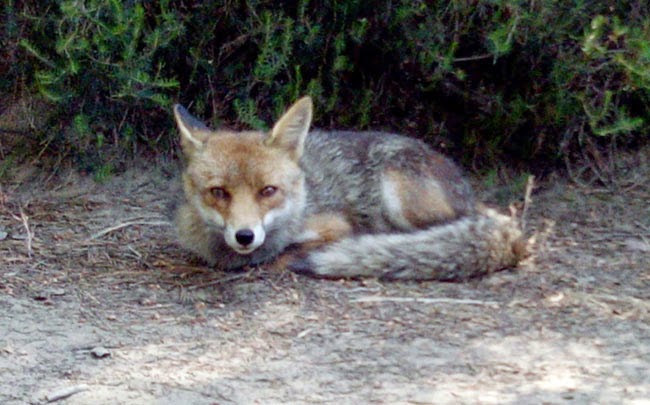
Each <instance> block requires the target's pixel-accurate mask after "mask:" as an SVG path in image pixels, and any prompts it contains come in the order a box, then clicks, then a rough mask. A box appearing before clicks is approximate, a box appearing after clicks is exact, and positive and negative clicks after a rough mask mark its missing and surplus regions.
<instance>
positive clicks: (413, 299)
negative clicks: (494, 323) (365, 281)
mask: <svg viewBox="0 0 650 405" xmlns="http://www.w3.org/2000/svg"><path fill="white" fill-rule="evenodd" d="M350 302H355V303H356V302H370V303H374V302H417V303H422V304H460V305H487V306H497V307H498V306H499V303H498V302H496V301H479V300H468V299H456V298H417V297H381V296H377V295H371V296H367V297H360V298H353V299H351V300H350Z"/></svg>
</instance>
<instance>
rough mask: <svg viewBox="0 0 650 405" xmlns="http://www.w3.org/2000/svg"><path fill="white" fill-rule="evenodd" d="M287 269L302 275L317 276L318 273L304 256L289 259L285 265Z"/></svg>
mask: <svg viewBox="0 0 650 405" xmlns="http://www.w3.org/2000/svg"><path fill="white" fill-rule="evenodd" d="M287 269H289V271H291V272H293V273H296V274H300V275H303V276H310V277H318V274H316V272H315V271H314V264H313V263H312V262H311V260H309V258H306V257H302V258H298V259H295V260H293V261H291V263H289V264H288V265H287Z"/></svg>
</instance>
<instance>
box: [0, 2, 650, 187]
mask: <svg viewBox="0 0 650 405" xmlns="http://www.w3.org/2000/svg"><path fill="white" fill-rule="evenodd" d="M0 21H1V24H2V25H1V28H0V54H1V55H0V72H1V74H0V94H2V95H3V96H2V98H1V99H0V108H2V111H6V110H8V109H11V108H15V106H16V105H17V104H19V103H22V104H24V105H25V106H27V107H26V109H27V113H28V115H29V116H31V117H33V118H34V119H33V120H28V121H29V125H28V126H27V127H24V126H23V127H20V128H18V129H17V128H16V127H14V126H11V125H8V124H7V123H6V122H0V134H1V136H2V137H1V138H0V158H1V159H2V160H1V162H2V167H0V174H4V173H6V172H7V170H9V168H11V167H12V166H13V165H14V163H15V162H17V161H22V160H24V159H26V158H30V159H33V160H39V161H44V160H43V159H40V158H41V157H44V156H49V157H55V158H58V160H57V161H56V162H58V163H62V162H66V163H71V164H73V165H75V166H76V167H78V168H79V169H81V170H84V171H88V172H91V173H94V174H95V176H96V178H98V179H101V178H103V177H106V176H107V175H110V174H111V173H112V172H115V171H117V170H119V169H120V167H121V166H122V164H123V162H125V161H128V159H129V158H130V157H136V156H142V155H151V154H170V155H171V154H173V153H174V151H175V144H176V130H175V128H174V124H173V122H172V118H171V112H170V110H171V105H172V104H173V103H175V102H180V103H182V104H184V105H186V106H189V108H190V110H191V111H192V112H193V113H194V114H195V115H197V116H199V117H203V118H205V119H206V120H208V121H210V123H211V125H213V126H215V127H216V126H219V125H227V126H231V127H236V128H238V127H243V126H246V127H254V128H264V127H265V125H267V123H269V122H272V120H273V119H274V118H276V117H277V116H278V115H279V114H280V113H281V111H282V110H284V109H285V108H286V107H287V106H288V105H289V104H291V103H292V102H293V101H294V100H295V99H297V98H298V97H299V96H301V95H304V94H310V95H311V96H312V97H314V99H315V102H316V116H315V125H316V126H318V127H321V128H356V129H383V130H389V131H396V132H401V133H406V134H408V135H412V136H416V137H420V138H422V139H424V140H426V141H427V142H429V143H430V144H432V145H433V146H434V147H436V148H437V149H440V150H442V151H443V152H445V153H448V154H451V155H453V156H454V157H455V158H456V159H457V160H459V161H461V162H462V163H463V164H464V165H465V166H466V167H470V168H471V169H472V170H477V171H490V170H496V169H495V168H497V167H499V166H500V165H501V163H502V162H504V161H507V162H508V163H509V165H511V166H515V167H520V168H522V169H523V170H528V171H532V172H537V173H539V172H544V171H547V170H552V169H555V168H557V167H558V166H560V165H566V167H567V168H568V169H570V171H571V174H572V175H573V176H575V178H580V179H583V180H585V181H590V182H593V181H599V182H602V183H608V182H609V177H610V176H611V174H612V172H613V171H614V170H615V166H616V159H613V158H612V156H614V155H615V153H616V150H617V148H620V147H625V148H635V147H639V146H640V145H642V144H647V143H648V135H647V134H648V130H649V129H650V128H649V127H650V6H649V4H648V2H647V0H628V1H624V0H621V1H611V0H561V1H560V0H539V1H529V0H526V1H523V0H520V1H516V0H485V1H481V0H452V1H447V0H445V1H440V0H427V1H418V0H388V1H387V0H381V1H377V0H363V1H362V0H341V1H318V0H311V1H310V0H296V1H266V0H248V1H189V0H162V1H158V2H148V1H132V0H45V1H33V0H25V1H18V0H4V5H3V6H2V9H1V10H0ZM25 100H30V101H29V102H26V101H25ZM34 100H36V101H34ZM35 156H36V157H37V159H34V157H35ZM53 166H54V167H55V168H56V167H58V165H53ZM575 168H580V171H574V170H575Z"/></svg>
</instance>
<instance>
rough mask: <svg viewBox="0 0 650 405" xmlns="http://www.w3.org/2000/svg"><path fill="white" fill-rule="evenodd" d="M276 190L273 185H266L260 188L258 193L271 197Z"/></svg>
mask: <svg viewBox="0 0 650 405" xmlns="http://www.w3.org/2000/svg"><path fill="white" fill-rule="evenodd" d="M277 191H278V188H277V187H275V186H266V187H264V188H263V189H261V190H260V195H261V196H262V197H267V198H268V197H273V195H274V194H275V193H276V192H277Z"/></svg>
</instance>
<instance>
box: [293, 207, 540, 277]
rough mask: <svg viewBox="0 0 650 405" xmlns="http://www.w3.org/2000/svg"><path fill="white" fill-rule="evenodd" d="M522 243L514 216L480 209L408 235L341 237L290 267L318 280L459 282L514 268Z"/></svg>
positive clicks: (523, 250) (523, 253) (523, 254)
mask: <svg viewBox="0 0 650 405" xmlns="http://www.w3.org/2000/svg"><path fill="white" fill-rule="evenodd" d="M527 244H528V243H527V241H526V239H525V238H524V237H523V233H522V230H521V227H520V226H519V224H518V221H517V220H516V219H514V218H511V217H510V216H506V215H502V214H499V213H497V212H495V211H493V210H484V211H483V212H481V213H478V214H476V215H474V216H470V217H465V218H462V219H459V220H457V221H454V222H451V223H449V224H446V225H442V226H435V227H431V228H428V229H424V230H420V231H417V232H413V233H397V234H369V235H361V236H357V237H351V238H346V239H342V240H340V241H338V242H335V243H333V244H331V245H328V246H326V247H325V248H323V249H320V250H316V251H314V252H311V253H309V254H308V256H306V257H305V258H303V259H299V260H297V261H295V262H293V263H292V264H290V265H289V269H290V270H292V271H294V272H296V273H300V274H306V275H310V276H314V277H322V278H359V277H376V278H378V279H381V280H439V281H462V280H467V279H470V278H473V277H477V276H482V275H485V274H489V273H492V272H495V271H498V270H502V269H505V268H509V267H514V266H516V265H517V264H518V263H519V261H520V260H522V259H523V258H525V257H526V256H527V255H528V247H527Z"/></svg>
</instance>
